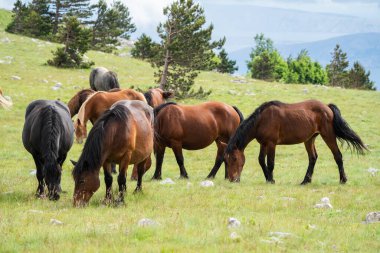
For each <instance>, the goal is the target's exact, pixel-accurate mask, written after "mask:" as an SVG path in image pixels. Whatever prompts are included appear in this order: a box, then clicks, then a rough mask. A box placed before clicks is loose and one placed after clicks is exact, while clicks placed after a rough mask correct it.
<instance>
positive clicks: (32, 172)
mask: <svg viewBox="0 0 380 253" xmlns="http://www.w3.org/2000/svg"><path fill="white" fill-rule="evenodd" d="M36 174H37V170H31V171H29V175H32V176H35V175H36Z"/></svg>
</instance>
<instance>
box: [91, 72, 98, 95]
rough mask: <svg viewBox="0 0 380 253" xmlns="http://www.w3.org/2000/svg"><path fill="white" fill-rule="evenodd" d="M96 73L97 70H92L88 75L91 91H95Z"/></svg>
mask: <svg viewBox="0 0 380 253" xmlns="http://www.w3.org/2000/svg"><path fill="white" fill-rule="evenodd" d="M97 73H98V69H93V70H92V71H91V73H90V87H91V89H93V90H97V89H96V87H95V76H96V74H97Z"/></svg>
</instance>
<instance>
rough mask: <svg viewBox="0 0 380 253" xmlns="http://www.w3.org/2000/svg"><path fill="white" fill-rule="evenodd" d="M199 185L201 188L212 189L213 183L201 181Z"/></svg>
mask: <svg viewBox="0 0 380 253" xmlns="http://www.w3.org/2000/svg"><path fill="white" fill-rule="evenodd" d="M200 185H201V186H202V187H213V186H214V182H213V181H210V180H205V181H202V182H201V183H200Z"/></svg>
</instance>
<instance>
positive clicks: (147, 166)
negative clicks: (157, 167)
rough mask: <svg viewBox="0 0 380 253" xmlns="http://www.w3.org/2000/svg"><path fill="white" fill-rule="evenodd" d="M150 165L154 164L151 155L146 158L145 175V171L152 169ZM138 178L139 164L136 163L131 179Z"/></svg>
mask: <svg viewBox="0 0 380 253" xmlns="http://www.w3.org/2000/svg"><path fill="white" fill-rule="evenodd" d="M150 166H152V158H151V155H149V157H148V158H147V159H146V160H145V164H144V172H143V175H144V174H145V172H147V171H148V170H149V169H150ZM137 179H138V164H135V165H133V171H132V175H131V180H134V181H136V180H137Z"/></svg>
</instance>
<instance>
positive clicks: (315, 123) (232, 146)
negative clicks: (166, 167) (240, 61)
mask: <svg viewBox="0 0 380 253" xmlns="http://www.w3.org/2000/svg"><path fill="white" fill-rule="evenodd" d="M319 134H320V135H321V136H322V139H323V140H324V142H325V143H326V144H327V146H328V147H329V148H330V150H331V152H332V153H333V155H334V159H335V162H336V164H337V165H338V168H339V175H340V183H342V184H344V183H346V181H347V177H346V174H345V172H344V167H343V160H342V153H341V152H340V150H339V147H338V145H337V142H336V139H338V140H340V141H341V142H343V141H346V142H347V144H348V145H349V147H350V145H352V146H353V148H354V149H356V150H357V151H358V153H361V154H363V153H364V150H367V148H366V146H365V145H364V144H363V142H362V140H361V139H360V137H359V136H358V135H357V134H356V133H355V132H354V131H353V130H352V129H351V128H350V126H349V125H348V123H347V122H346V121H345V120H344V119H343V118H342V116H341V114H340V111H339V109H338V107H337V106H336V105H334V104H329V105H325V104H323V103H322V102H320V101H317V100H307V101H304V102H300V103H295V104H285V103H282V102H279V101H270V102H266V103H264V104H262V105H261V106H259V107H258V108H257V109H256V110H255V111H254V112H253V113H252V114H251V115H250V116H249V117H248V118H247V119H246V120H244V121H243V123H241V125H240V126H239V128H238V129H237V130H236V133H235V135H234V136H233V137H232V138H231V139H230V141H229V143H228V146H227V149H226V154H225V159H226V162H227V171H228V177H229V180H230V181H232V182H238V181H239V180H240V175H241V172H242V170H243V166H244V163H245V156H244V149H245V148H246V147H247V145H248V143H249V142H251V141H252V140H253V139H256V140H257V141H258V142H259V143H260V154H259V163H260V166H261V168H262V170H263V173H264V176H265V179H266V181H267V182H271V183H274V182H275V181H274V179H273V169H274V158H275V151H276V145H292V144H298V143H302V142H303V143H304V144H305V148H306V151H307V153H308V156H309V166H308V168H307V172H306V175H305V178H304V180H303V182H302V183H301V184H308V183H311V178H312V175H313V171H314V165H315V163H316V161H317V158H318V155H317V151H316V149H315V145H314V141H315V138H316V137H317V136H318V135H319ZM265 157H267V163H265Z"/></svg>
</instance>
